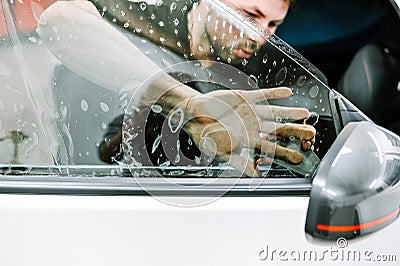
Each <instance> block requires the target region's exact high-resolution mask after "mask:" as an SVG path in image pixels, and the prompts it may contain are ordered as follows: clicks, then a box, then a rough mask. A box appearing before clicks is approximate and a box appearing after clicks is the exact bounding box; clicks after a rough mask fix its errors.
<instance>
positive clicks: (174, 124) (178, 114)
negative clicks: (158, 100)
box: [168, 107, 185, 133]
mask: <svg viewBox="0 0 400 266" xmlns="http://www.w3.org/2000/svg"><path fill="white" fill-rule="evenodd" d="M184 118H185V115H184V112H183V110H182V108H180V107H178V108H176V109H175V110H174V111H172V112H171V114H170V115H169V116H168V126H169V129H170V130H171V132H172V133H176V132H178V130H179V129H180V128H181V127H182V125H183V120H184Z"/></svg>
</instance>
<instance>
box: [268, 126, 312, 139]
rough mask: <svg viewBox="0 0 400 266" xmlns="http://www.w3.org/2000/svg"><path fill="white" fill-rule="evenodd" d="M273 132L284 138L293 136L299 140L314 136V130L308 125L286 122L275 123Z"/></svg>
mask: <svg viewBox="0 0 400 266" xmlns="http://www.w3.org/2000/svg"><path fill="white" fill-rule="evenodd" d="M275 134H276V135H278V136H282V137H285V138H288V137H291V136H293V137H295V138H298V139H301V140H303V139H305V140H310V141H311V140H313V139H314V138H315V134H316V130H315V128H314V127H313V126H310V125H302V124H294V123H286V124H277V126H276V130H275Z"/></svg>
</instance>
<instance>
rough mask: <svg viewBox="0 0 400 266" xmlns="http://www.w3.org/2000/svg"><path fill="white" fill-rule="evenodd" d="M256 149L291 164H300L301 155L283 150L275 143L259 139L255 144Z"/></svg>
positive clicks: (289, 150)
mask: <svg viewBox="0 0 400 266" xmlns="http://www.w3.org/2000/svg"><path fill="white" fill-rule="evenodd" d="M256 149H259V150H261V151H262V152H265V153H266V154H269V155H275V156H276V157H279V158H282V159H286V160H288V161H289V162H292V163H301V161H302V160H303V156H302V155H301V153H299V152H297V151H294V150H291V149H287V148H284V147H282V146H280V145H278V144H276V143H273V142H270V141H268V140H264V139H260V140H259V141H258V142H257V145H256Z"/></svg>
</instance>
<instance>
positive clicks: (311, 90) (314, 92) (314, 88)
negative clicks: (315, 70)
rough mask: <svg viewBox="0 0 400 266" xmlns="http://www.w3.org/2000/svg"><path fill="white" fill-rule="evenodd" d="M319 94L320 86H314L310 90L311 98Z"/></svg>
mask: <svg viewBox="0 0 400 266" xmlns="http://www.w3.org/2000/svg"><path fill="white" fill-rule="evenodd" d="M318 92H319V87H318V85H314V86H312V87H311V88H310V92H309V94H310V97H311V98H315V97H317V95H318Z"/></svg>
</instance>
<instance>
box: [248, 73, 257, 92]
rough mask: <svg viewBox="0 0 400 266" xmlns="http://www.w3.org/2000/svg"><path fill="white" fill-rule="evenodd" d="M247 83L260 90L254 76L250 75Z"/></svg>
mask: <svg viewBox="0 0 400 266" xmlns="http://www.w3.org/2000/svg"><path fill="white" fill-rule="evenodd" d="M247 83H248V84H249V85H250V86H251V87H252V88H254V89H255V88H258V79H257V78H256V76H254V75H250V76H249V77H248V79H247Z"/></svg>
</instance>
